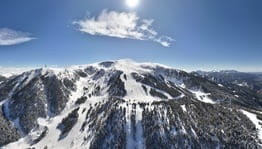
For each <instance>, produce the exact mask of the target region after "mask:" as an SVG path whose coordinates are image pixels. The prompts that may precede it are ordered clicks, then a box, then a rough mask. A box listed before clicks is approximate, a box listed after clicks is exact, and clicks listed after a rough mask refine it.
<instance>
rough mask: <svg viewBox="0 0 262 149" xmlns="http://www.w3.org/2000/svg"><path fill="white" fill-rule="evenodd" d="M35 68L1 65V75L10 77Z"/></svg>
mask: <svg viewBox="0 0 262 149" xmlns="http://www.w3.org/2000/svg"><path fill="white" fill-rule="evenodd" d="M32 69H34V68H33V67H32V68H31V67H2V66H0V75H1V76H4V77H10V76H13V75H18V74H21V73H23V72H25V71H29V70H32Z"/></svg>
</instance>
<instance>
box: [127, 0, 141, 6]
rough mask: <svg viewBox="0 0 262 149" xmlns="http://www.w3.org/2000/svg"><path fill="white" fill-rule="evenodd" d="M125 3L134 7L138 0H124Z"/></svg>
mask: <svg viewBox="0 0 262 149" xmlns="http://www.w3.org/2000/svg"><path fill="white" fill-rule="evenodd" d="M126 4H127V6H128V7H130V8H134V7H136V6H137V5H138V4H139V0H126Z"/></svg>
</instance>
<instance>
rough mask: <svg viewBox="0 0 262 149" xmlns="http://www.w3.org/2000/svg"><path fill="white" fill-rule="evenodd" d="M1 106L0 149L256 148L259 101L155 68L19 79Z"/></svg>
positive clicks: (46, 71) (9, 83)
mask: <svg viewBox="0 0 262 149" xmlns="http://www.w3.org/2000/svg"><path fill="white" fill-rule="evenodd" d="M0 106H1V107H2V108H1V109H2V110H0V146H2V148H11V149H13V148H37V149H38V148H39V149H44V148H45V149H46V148H48V149H51V148H55V149H57V148H58V149H59V148H61V149H65V148H74V149H79V148H92V149H93V148H114V149H115V148H121V149H122V148H127V149H135V148H137V149H142V148H150V149H151V148H153V149H154V148H155V149H159V148H167V149H169V148H261V147H262V146H261V145H262V99H260V98H259V97H254V96H252V94H249V93H245V94H243V93H241V92H238V91H235V90H231V89H229V88H227V87H226V86H223V85H221V84H217V83H215V82H212V81H210V80H208V79H206V78H203V77H200V76H198V75H195V74H190V73H186V72H184V71H181V70H176V69H173V68H170V67H167V66H163V65H159V64H152V63H136V62H134V61H131V60H119V61H107V62H101V63H96V64H90V65H85V66H74V67H70V68H66V69H54V68H52V69H51V68H42V69H36V70H32V71H28V72H24V73H23V74H20V75H17V76H14V77H10V78H8V79H7V80H5V81H4V82H2V83H1V84H0Z"/></svg>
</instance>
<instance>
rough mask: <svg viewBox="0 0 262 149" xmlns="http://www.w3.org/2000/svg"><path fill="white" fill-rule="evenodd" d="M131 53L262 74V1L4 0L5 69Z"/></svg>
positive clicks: (0, 44)
mask: <svg viewBox="0 0 262 149" xmlns="http://www.w3.org/2000/svg"><path fill="white" fill-rule="evenodd" d="M102 15H103V17H101V16H102ZM99 17H100V19H99ZM119 17H122V19H120V20H122V21H119V20H118V19H119ZM126 17H127V18H126ZM132 18H133V19H132ZM123 20H126V22H128V21H131V22H132V23H135V25H136V26H135V27H134V26H133V27H132V26H129V25H128V24H125V23H123ZM146 21H147V23H145V22H146ZM81 23H82V24H81ZM101 24H103V25H104V24H106V27H105V26H102V27H101ZM119 24H120V28H119V27H115V26H116V25H119ZM142 26H143V27H142ZM129 27H130V28H131V29H130V28H129ZM126 31H128V33H126ZM123 32H124V33H123ZM1 34H2V35H1ZM164 42H166V44H163V43H164ZM167 43H168V44H167ZM126 58H129V59H133V60H136V61H138V62H157V63H162V64H166V65H170V66H173V67H176V68H180V69H185V70H199V69H204V70H217V69H236V70H241V71H262V1H261V0H154V1H152V0H140V3H139V5H138V6H136V7H135V8H130V7H128V6H127V5H126V2H125V0H106V1H105V0H41V1H40V0H37V1H36V0H23V1H21V0H1V2H0V66H3V67H21V66H30V67H35V66H44V65H49V66H50V65H57V66H69V65H78V64H87V63H93V62H97V61H104V60H115V59H126Z"/></svg>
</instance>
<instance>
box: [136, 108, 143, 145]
mask: <svg viewBox="0 0 262 149" xmlns="http://www.w3.org/2000/svg"><path fill="white" fill-rule="evenodd" d="M142 112H143V109H142V108H141V107H140V106H139V105H137V106H136V129H137V130H136V131H137V132H136V141H137V149H143V148H144V141H143V140H144V137H143V126H142Z"/></svg>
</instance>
